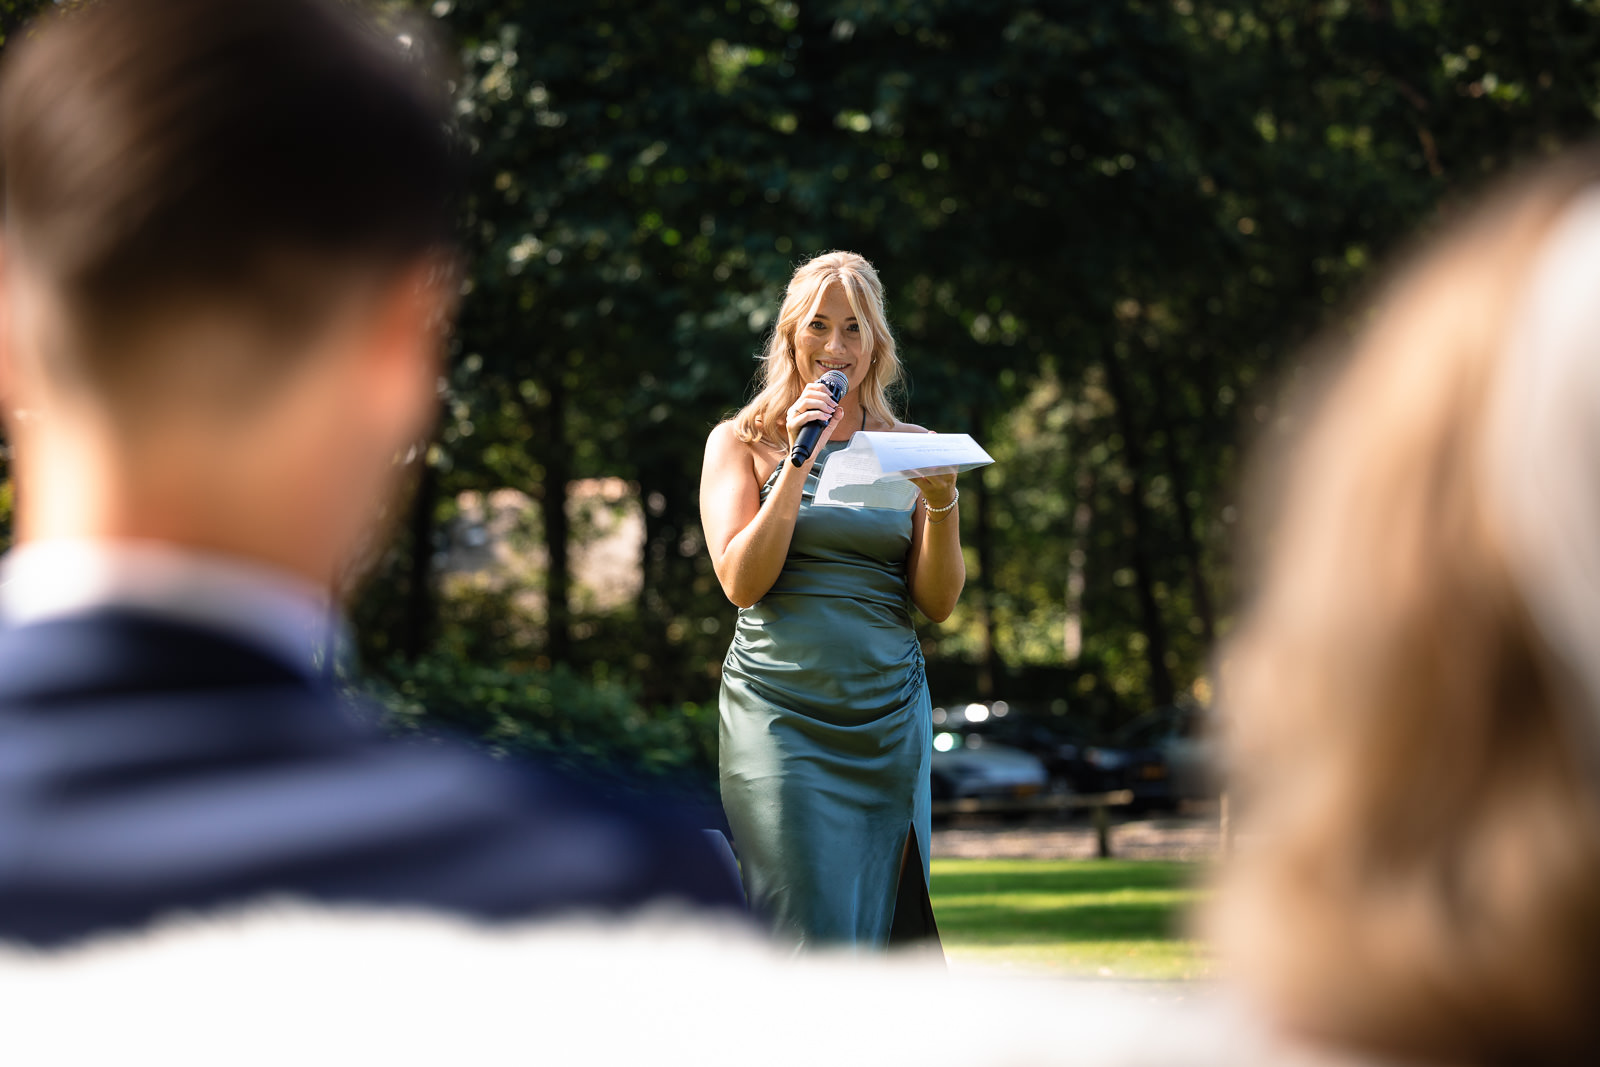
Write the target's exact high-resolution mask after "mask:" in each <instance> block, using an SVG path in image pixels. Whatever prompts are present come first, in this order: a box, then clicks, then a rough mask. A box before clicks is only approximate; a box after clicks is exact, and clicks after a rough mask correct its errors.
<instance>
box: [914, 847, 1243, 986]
mask: <svg viewBox="0 0 1600 1067" xmlns="http://www.w3.org/2000/svg"><path fill="white" fill-rule="evenodd" d="M1200 874H1201V871H1200V868H1199V867H1198V866H1197V865H1195V864H1192V863H1162V862H1130V861H1118V860H953V859H952V860H934V861H933V911H934V915H935V917H936V918H937V919H938V922H939V931H940V934H941V935H942V937H943V939H944V946H945V952H946V954H947V955H948V956H949V957H950V959H951V960H952V961H954V962H958V963H961V962H968V963H977V964H982V965H984V966H989V967H1014V968H1018V969H1022V970H1028V971H1040V972H1046V973H1052V974H1070V975H1080V976H1089V977H1105V978H1119V979H1151V978H1154V979H1164V980H1176V979H1191V978H1205V977H1208V976H1210V975H1211V974H1212V965H1211V961H1210V958H1209V956H1208V954H1207V953H1206V951H1205V948H1204V946H1203V945H1201V944H1200V943H1199V942H1197V941H1195V940H1193V939H1192V938H1189V937H1187V936H1186V934H1185V929H1184V928H1185V924H1186V922H1187V919H1188V914H1189V911H1190V909H1191V908H1192V907H1193V905H1195V904H1196V903H1198V902H1199V901H1200V900H1201V899H1202V896H1203V891H1202V890H1200V889H1198V888H1196V883H1197V882H1198V880H1199V878H1200Z"/></svg>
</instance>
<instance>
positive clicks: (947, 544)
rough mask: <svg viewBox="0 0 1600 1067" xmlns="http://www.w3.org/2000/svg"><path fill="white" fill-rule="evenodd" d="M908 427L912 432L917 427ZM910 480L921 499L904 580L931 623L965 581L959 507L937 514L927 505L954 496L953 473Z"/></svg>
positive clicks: (952, 605) (944, 615) (948, 608)
mask: <svg viewBox="0 0 1600 1067" xmlns="http://www.w3.org/2000/svg"><path fill="white" fill-rule="evenodd" d="M912 429H913V432H915V430H920V429H921V427H914V428H912ZM926 432H931V431H926ZM911 481H912V482H913V483H914V484H915V485H916V487H917V488H918V489H920V490H922V499H921V500H919V501H918V502H917V516H916V518H915V519H914V520H913V523H914V525H913V527H912V531H911V556H910V558H909V560H908V561H907V563H906V580H907V583H908V584H909V585H910V587H911V602H912V603H913V604H915V605H916V606H917V610H918V611H920V612H922V613H923V614H924V615H926V616H927V617H928V618H930V619H932V620H933V621H934V622H943V621H944V620H946V619H948V618H949V617H950V613H951V612H952V611H954V610H955V609H956V601H957V600H959V599H961V589H962V587H963V586H964V585H966V584H967V561H966V559H965V558H963V557H962V555H961V522H960V514H959V512H960V510H961V506H960V505H959V504H957V505H956V506H955V507H952V508H950V510H948V511H945V512H942V513H939V514H932V513H930V512H929V511H928V508H929V507H933V508H943V507H945V505H947V504H950V503H952V502H953V501H954V500H955V499H956V476H955V475H954V474H939V475H934V476H933V477H930V478H913V479H911Z"/></svg>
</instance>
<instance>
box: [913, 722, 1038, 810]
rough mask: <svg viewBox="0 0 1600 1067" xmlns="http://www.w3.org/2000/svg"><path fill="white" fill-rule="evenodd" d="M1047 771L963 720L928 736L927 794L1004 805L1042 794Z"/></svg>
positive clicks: (1015, 749)
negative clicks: (930, 751) (930, 783)
mask: <svg viewBox="0 0 1600 1067" xmlns="http://www.w3.org/2000/svg"><path fill="white" fill-rule="evenodd" d="M1049 782H1050V776H1049V773H1048V772H1047V771H1046V770H1045V767H1044V764H1043V763H1041V762H1040V761H1039V759H1038V758H1037V757H1035V756H1032V755H1030V754H1029V753H1027V752H1024V751H1023V750H1021V749H1019V748H1013V747H1012V746H1011V745H1008V744H1005V743H1003V742H1001V741H998V740H996V739H994V738H993V737H991V736H990V735H989V733H988V732H987V731H978V730H976V729H974V728H973V727H972V726H971V725H968V724H959V725H952V726H951V727H950V728H948V729H939V730H937V731H936V732H935V733H934V735H933V799H935V800H963V799H969V798H970V799H978V800H987V801H993V802H996V803H999V804H1005V803H1006V802H1012V801H1029V800H1033V799H1035V798H1037V797H1040V796H1043V795H1044V792H1045V790H1046V789H1047V788H1048V787H1049Z"/></svg>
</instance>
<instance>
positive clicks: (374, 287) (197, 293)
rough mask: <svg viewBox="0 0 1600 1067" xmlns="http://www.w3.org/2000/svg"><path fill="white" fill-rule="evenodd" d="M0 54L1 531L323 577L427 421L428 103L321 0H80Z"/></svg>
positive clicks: (442, 294) (437, 156)
mask: <svg viewBox="0 0 1600 1067" xmlns="http://www.w3.org/2000/svg"><path fill="white" fill-rule="evenodd" d="M6 52H7V54H6V56H5V59H4V64H3V70H0V192H3V211H4V219H3V221H4V237H3V244H0V253H3V257H4V259H3V283H4V290H3V292H4V300H3V311H4V323H3V326H4V329H3V333H0V398H3V401H4V402H3V405H0V406H3V408H4V413H5V419H6V425H7V430H8V433H9V436H10V438H11V440H12V442H13V443H14V444H15V446H16V452H17V454H16V468H15V469H16V472H17V476H18V479H19V491H20V492H19V531H18V532H19V535H20V536H22V537H23V538H46V537H59V536H74V537H81V536H102V537H106V536H109V537H123V538H130V537H131V538H161V539H169V540H176V541H183V542H191V543H194V544H196V545H197V546H198V547H207V548H213V549H220V550H224V551H232V552H239V553H246V554H252V555H257V556H261V557H264V558H266V559H267V560H269V561H271V562H277V563H279V564H282V565H287V566H290V567H292V568H294V569H296V570H299V571H301V572H304V573H308V574H309V575H310V576H312V577H314V578H317V579H318V580H325V579H328V578H331V576H332V572H333V570H334V568H335V567H336V566H337V565H338V563H339V560H340V557H341V556H342V555H343V554H344V552H346V551H347V550H348V547H349V545H350V544H351V543H352V542H353V541H354V539H355V538H356V537H357V536H358V535H359V533H360V529H361V525H362V523H363V522H364V521H365V520H366V519H367V518H368V517H369V516H370V515H371V514H372V513H373V512H374V511H375V510H376V508H377V506H378V504H379V502H380V501H381V499H382V494H383V493H384V491H385V490H386V488H387V486H388V483H389V480H390V478H391V477H392V470H393V466H394V465H393V462H392V457H393V456H394V454H395V453H396V451H397V450H399V449H401V448H403V447H404V446H405V445H406V443H407V442H408V441H411V440H414V439H415V438H416V437H417V436H418V435H419V434H421V433H422V432H423V431H424V430H425V428H426V425H427V422H428V420H429V418H430V417H431V414H432V411H433V407H434V400H433V390H434V384H433V383H434V380H435V375H436V370H435V367H434V363H435V359H436V351H437V348H438V341H439V332H440V329H441V327H442V325H443V322H444V320H445V317H446V314H447V312H448V310H449V293H448V287H449V284H448V271H446V270H445V269H444V268H445V266H446V264H447V256H446V252H447V250H448V249H449V247H450V243H451V230H452V214H451V208H452V205H451V196H450V194H451V182H452V171H453V167H452V161H451V152H450V147H449V141H448V135H447V132H446V123H447V119H448V107H447V105H446V103H445V100H444V98H443V96H442V93H440V92H439V91H437V90H436V89H435V88H434V87H433V86H432V85H431V84H430V83H429V81H428V80H427V79H426V78H425V77H424V76H423V75H422V74H421V73H420V72H419V71H418V70H417V69H416V67H417V64H416V63H414V62H413V61H411V60H410V59H408V57H407V55H406V54H405V51H404V48H403V46H402V43H401V42H400V41H399V40H398V39H396V38H395V36H394V35H392V34H391V35H386V34H383V33H381V32H380V31H378V30H377V29H376V28H374V27H373V26H372V25H370V24H368V23H367V22H365V21H363V20H361V19H360V18H358V17H357V16H356V15H355V14H354V12H353V11H352V9H351V7H350V5H349V4H347V3H341V2H338V0H100V2H98V3H90V4H87V5H76V6H74V7H73V8H72V9H69V10H68V11H67V12H66V13H64V14H57V15H53V16H50V17H48V18H46V19H45V20H44V21H43V22H42V24H41V25H39V26H38V27H36V28H35V29H34V30H33V31H32V32H30V33H28V34H26V35H23V36H19V37H18V38H17V39H15V40H14V41H13V43H12V44H10V45H9V46H8V47H7V50H6Z"/></svg>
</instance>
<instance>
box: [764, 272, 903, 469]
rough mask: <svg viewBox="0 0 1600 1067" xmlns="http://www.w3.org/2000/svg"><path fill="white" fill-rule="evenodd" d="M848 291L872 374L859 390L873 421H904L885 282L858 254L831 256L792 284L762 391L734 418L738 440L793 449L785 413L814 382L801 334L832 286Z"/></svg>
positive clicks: (772, 340)
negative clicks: (805, 370)
mask: <svg viewBox="0 0 1600 1067" xmlns="http://www.w3.org/2000/svg"><path fill="white" fill-rule="evenodd" d="M830 285H838V286H839V287H840V288H841V289H843V290H844V296H845V299H846V300H848V301H849V302H850V310H851V312H852V313H854V315H855V317H856V322H857V323H858V324H859V325H860V327H861V355H862V358H864V359H866V360H867V361H868V362H867V375H866V378H865V379H864V380H863V381H862V383H861V384H860V385H859V386H857V387H856V388H857V390H858V393H859V396H860V400H861V406H862V408H863V409H864V410H865V411H866V414H867V417H868V418H871V419H877V420H878V421H880V422H887V423H889V424H890V425H893V424H894V423H895V422H896V421H898V418H897V414H896V411H895V406H894V403H893V402H892V401H891V400H890V391H891V390H892V389H893V388H894V386H895V385H896V384H897V383H898V382H899V381H900V376H901V370H900V356H899V354H898V352H897V351H896V349H895V343H894V334H893V333H891V332H890V331H889V320H888V317H887V316H886V315H885V314H884V309H883V283H882V282H880V281H879V280H878V272H877V271H876V270H874V269H873V267H872V264H871V263H868V262H867V261H866V259H864V258H863V257H861V256H858V255H856V254H855V253H854V252H826V253H823V254H822V255H820V256H817V257H815V258H814V259H811V260H808V261H807V262H805V263H802V264H801V265H800V266H799V267H798V268H796V270H795V272H794V275H793V277H791V278H790V279H789V287H788V289H786V290H785V291H784V294H783V304H782V306H781V307H780V308H779V309H778V321H777V322H776V323H775V324H774V325H773V327H772V333H771V334H770V335H769V337H768V338H767V350H766V353H765V355H764V356H763V357H762V361H761V371H760V376H759V378H758V379H757V382H758V384H757V392H756V395H755V397H754V398H753V399H751V401H750V402H749V403H748V404H746V405H745V406H744V407H742V408H740V409H739V412H738V414H736V415H734V417H733V429H734V435H735V436H736V437H738V438H739V440H741V441H743V442H744V443H746V444H755V443H757V442H763V443H766V444H770V445H774V446H776V447H778V448H783V447H785V446H786V445H787V443H788V441H787V437H786V433H785V425H786V422H787V420H786V418H785V414H786V412H787V409H788V407H789V405H791V404H793V403H794V402H795V400H796V399H798V398H799V396H800V393H801V391H802V390H803V389H805V387H806V386H807V385H808V384H810V380H809V379H807V378H806V377H804V376H803V375H802V374H801V372H800V367H799V363H798V355H799V348H798V346H797V344H796V342H795V334H796V332H797V331H798V330H799V329H800V327H801V325H802V324H804V323H806V322H809V321H810V320H811V318H812V316H814V315H815V314H816V313H817V308H818V306H820V305H821V303H822V297H823V294H824V293H825V292H827V289H828V286H830Z"/></svg>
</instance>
